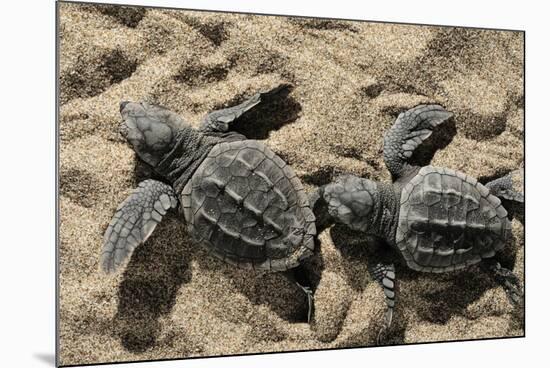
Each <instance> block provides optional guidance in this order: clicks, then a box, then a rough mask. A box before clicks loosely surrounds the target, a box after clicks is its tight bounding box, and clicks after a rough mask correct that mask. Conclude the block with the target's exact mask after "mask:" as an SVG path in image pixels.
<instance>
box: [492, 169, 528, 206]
mask: <svg viewBox="0 0 550 368" xmlns="http://www.w3.org/2000/svg"><path fill="white" fill-rule="evenodd" d="M523 172H524V169H523V168H521V169H517V170H514V171H512V172H510V173H508V174H507V175H505V176H503V177H501V178H498V179H495V180H493V181H490V182H489V183H487V184H485V186H486V187H487V188H488V189H489V191H490V192H491V194H493V195H495V196H497V197H500V198H504V199H507V200H510V201H515V202H519V203H524V195H523V181H524V179H523Z"/></svg>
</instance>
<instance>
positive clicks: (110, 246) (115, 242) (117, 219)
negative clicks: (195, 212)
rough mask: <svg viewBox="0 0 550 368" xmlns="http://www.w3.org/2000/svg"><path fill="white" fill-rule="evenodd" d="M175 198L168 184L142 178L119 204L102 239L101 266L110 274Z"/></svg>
mask: <svg viewBox="0 0 550 368" xmlns="http://www.w3.org/2000/svg"><path fill="white" fill-rule="evenodd" d="M177 206H178V200H177V198H176V194H175V193H174V190H173V189H172V187H171V186H169V185H166V184H164V183H162V182H160V181H156V180H145V181H142V182H141V183H140V184H139V186H138V187H137V188H136V189H134V191H133V192H132V194H130V196H129V197H128V198H126V200H124V202H122V203H121V204H120V206H118V208H117V210H116V213H115V215H114V216H113V219H112V220H111V222H110V223H109V226H108V227H107V230H106V231H105V236H104V238H103V250H102V252H101V259H100V267H101V269H102V270H103V271H104V272H106V273H111V272H114V271H116V270H117V268H118V267H119V266H120V265H121V264H122V263H123V262H124V260H125V259H126V258H128V256H129V255H130V254H131V253H132V251H133V250H134V248H135V247H137V246H138V245H139V244H142V243H144V242H145V241H146V240H147V238H148V237H149V236H150V235H151V233H152V232H153V230H154V229H155V227H156V226H157V224H158V223H160V222H161V221H162V218H163V217H164V215H165V214H166V211H168V210H169V209H171V208H177Z"/></svg>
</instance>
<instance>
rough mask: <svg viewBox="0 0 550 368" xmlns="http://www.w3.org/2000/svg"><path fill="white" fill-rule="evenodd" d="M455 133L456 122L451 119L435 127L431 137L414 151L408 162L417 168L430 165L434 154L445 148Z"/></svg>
mask: <svg viewBox="0 0 550 368" xmlns="http://www.w3.org/2000/svg"><path fill="white" fill-rule="evenodd" d="M456 133H457V130H456V122H455V120H454V118H453V117H451V118H450V119H449V120H447V121H446V122H445V124H442V125H440V126H438V127H436V128H435V129H434V130H433V133H432V135H431V136H430V137H428V139H426V140H425V141H424V142H422V144H421V145H420V146H418V147H417V148H416V149H415V150H414V153H413V155H412V156H411V158H410V161H409V162H410V163H411V164H412V165H416V166H419V167H423V166H428V165H430V163H431V161H432V159H433V158H434V156H435V154H436V152H437V151H439V150H442V149H444V148H445V147H447V146H448V145H449V144H450V143H451V142H452V141H453V139H454V137H455V135H456Z"/></svg>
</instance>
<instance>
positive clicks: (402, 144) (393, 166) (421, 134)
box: [384, 105, 453, 178]
mask: <svg viewBox="0 0 550 368" xmlns="http://www.w3.org/2000/svg"><path fill="white" fill-rule="evenodd" d="M452 116H453V114H452V113H450V112H448V111H447V110H445V109H444V108H443V107H442V106H440V105H418V106H416V107H413V108H412V109H410V110H407V111H405V112H402V113H401V114H399V116H398V117H397V119H396V120H395V123H394V124H393V126H392V127H391V128H390V130H388V132H387V133H386V134H385V136H384V162H385V163H386V166H387V168H388V170H389V171H390V172H391V174H392V177H394V178H398V177H400V176H401V175H402V173H403V172H404V171H405V169H406V168H407V166H408V161H409V159H410V158H411V156H412V154H413V152H414V150H415V149H416V148H417V147H418V146H419V145H420V144H421V143H422V142H423V141H425V140H426V139H427V138H428V137H429V136H430V135H431V134H432V132H433V129H434V128H435V127H436V126H438V125H439V124H441V123H443V122H445V121H446V120H448V119H449V118H451V117H452Z"/></svg>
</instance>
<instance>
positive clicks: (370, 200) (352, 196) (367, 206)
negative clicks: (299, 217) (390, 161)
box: [323, 175, 379, 232]
mask: <svg viewBox="0 0 550 368" xmlns="http://www.w3.org/2000/svg"><path fill="white" fill-rule="evenodd" d="M323 197H324V200H325V202H326V203H327V205H328V212H329V214H330V215H331V216H332V217H333V218H334V219H335V220H337V221H338V222H341V223H343V224H346V225H348V226H349V227H351V228H352V229H353V230H359V231H364V232H371V231H374V229H373V228H372V227H373V221H372V220H373V216H372V212H373V209H374V207H375V206H376V204H377V201H378V198H379V194H378V187H377V184H376V183H375V182H374V181H372V180H369V179H364V178H359V177H357V176H353V175H343V176H341V177H339V178H338V179H336V181H334V182H332V183H330V184H328V185H326V186H325V187H324V193H323Z"/></svg>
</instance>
